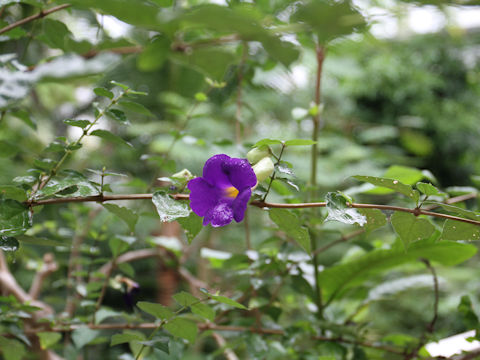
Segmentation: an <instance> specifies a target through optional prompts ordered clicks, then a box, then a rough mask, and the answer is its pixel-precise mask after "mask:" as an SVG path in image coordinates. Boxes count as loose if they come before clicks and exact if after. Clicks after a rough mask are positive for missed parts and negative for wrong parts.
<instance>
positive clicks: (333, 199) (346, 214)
mask: <svg viewBox="0 0 480 360" xmlns="http://www.w3.org/2000/svg"><path fill="white" fill-rule="evenodd" d="M325 200H326V202H327V205H326V208H327V211H328V217H327V218H326V219H325V221H331V220H334V221H339V222H342V223H344V224H350V225H353V224H358V225H360V226H363V225H365V224H366V222H367V218H366V217H365V216H364V215H362V214H360V213H359V212H358V211H357V210H356V209H353V208H351V207H349V206H348V204H349V203H350V200H349V199H347V198H346V196H345V195H344V194H342V193H340V192H335V193H334V192H329V193H328V194H327V196H326V197H325Z"/></svg>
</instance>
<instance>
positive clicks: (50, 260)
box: [28, 253, 58, 300]
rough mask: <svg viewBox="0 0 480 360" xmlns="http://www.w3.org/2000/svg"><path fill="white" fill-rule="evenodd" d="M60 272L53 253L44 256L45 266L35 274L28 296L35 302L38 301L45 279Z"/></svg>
mask: <svg viewBox="0 0 480 360" xmlns="http://www.w3.org/2000/svg"><path fill="white" fill-rule="evenodd" d="M57 270H58V265H57V263H56V262H55V257H54V255H53V254H52V253H47V254H45V255H43V264H42V267H41V269H40V271H38V272H37V273H36V274H35V277H34V278H33V281H32V285H31V286H30V290H29V291H28V294H29V295H30V297H31V298H32V299H33V300H36V299H38V296H39V295H40V291H41V289H42V285H43V282H44V281H45V279H46V278H47V277H48V275H50V274H51V273H53V272H55V271H57Z"/></svg>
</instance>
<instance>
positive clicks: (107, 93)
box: [93, 87, 113, 99]
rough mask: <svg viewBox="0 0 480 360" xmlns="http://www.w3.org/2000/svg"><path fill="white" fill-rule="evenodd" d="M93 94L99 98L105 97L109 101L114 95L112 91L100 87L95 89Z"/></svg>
mask: <svg viewBox="0 0 480 360" xmlns="http://www.w3.org/2000/svg"><path fill="white" fill-rule="evenodd" d="M93 92H94V93H95V94H96V95H98V96H105V97H107V98H109V99H113V93H112V92H111V91H110V90H107V89H105V88H103V87H98V88H95V89H93Z"/></svg>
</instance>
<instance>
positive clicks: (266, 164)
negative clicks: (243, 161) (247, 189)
mask: <svg viewBox="0 0 480 360" xmlns="http://www.w3.org/2000/svg"><path fill="white" fill-rule="evenodd" d="M252 168H253V171H254V172H255V175H256V176H257V181H258V182H261V181H263V180H266V179H268V177H269V176H270V175H272V173H273V170H274V169H275V166H274V165H273V161H272V159H270V157H264V158H263V159H261V160H260V161H259V162H257V163H256V164H255V165H253V167H252Z"/></svg>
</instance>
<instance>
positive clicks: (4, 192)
mask: <svg viewBox="0 0 480 360" xmlns="http://www.w3.org/2000/svg"><path fill="white" fill-rule="evenodd" d="M0 196H3V197H4V198H6V199H13V200H17V201H19V202H22V201H25V200H27V194H26V193H25V190H23V189H21V188H19V187H16V186H13V185H0Z"/></svg>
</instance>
